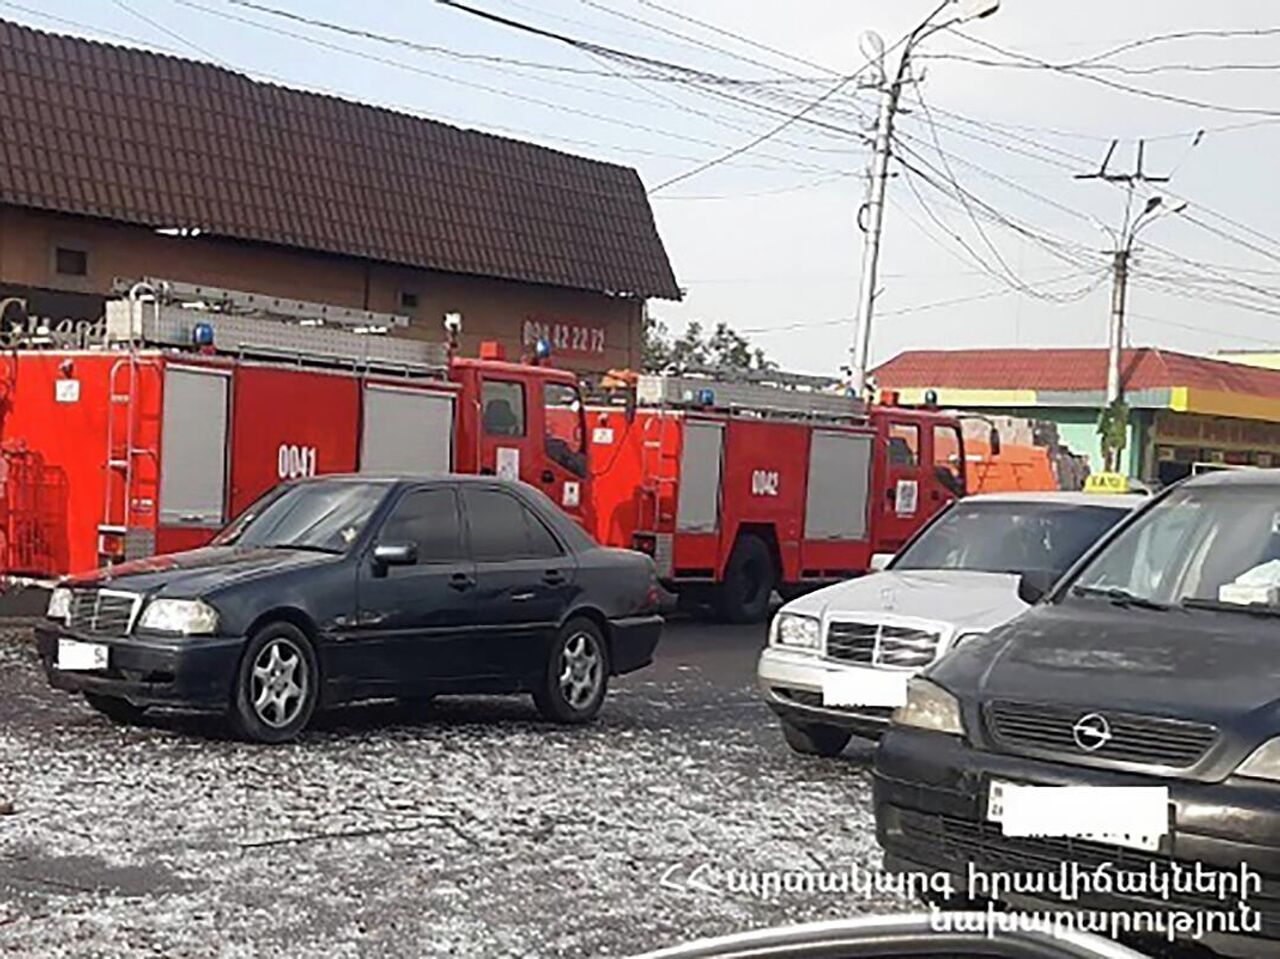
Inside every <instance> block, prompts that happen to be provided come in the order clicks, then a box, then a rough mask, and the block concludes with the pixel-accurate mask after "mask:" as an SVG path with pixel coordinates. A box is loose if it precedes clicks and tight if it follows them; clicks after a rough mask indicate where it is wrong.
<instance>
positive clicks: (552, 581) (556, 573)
mask: <svg viewBox="0 0 1280 959" xmlns="http://www.w3.org/2000/svg"><path fill="white" fill-rule="evenodd" d="M542 581H543V582H544V583H548V584H549V585H551V586H559V585H560V584H561V583H563V582H564V573H562V572H560V570H558V569H549V570H547V571H546V572H545V573H544V574H543V575H542Z"/></svg>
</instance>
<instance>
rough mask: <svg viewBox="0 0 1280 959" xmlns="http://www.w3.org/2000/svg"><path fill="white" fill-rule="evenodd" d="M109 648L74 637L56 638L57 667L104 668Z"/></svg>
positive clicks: (71, 668) (81, 669)
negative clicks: (83, 641)
mask: <svg viewBox="0 0 1280 959" xmlns="http://www.w3.org/2000/svg"><path fill="white" fill-rule="evenodd" d="M108 658H109V648H108V647H106V646H104V645H102V644H101V643H82V642H80V641H79V640H76V639H60V640H58V668H59V669H63V670H68V671H72V670H74V671H85V670H92V669H106V668H107V660H108Z"/></svg>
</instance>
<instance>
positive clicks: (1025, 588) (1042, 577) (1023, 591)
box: [1018, 569, 1058, 605]
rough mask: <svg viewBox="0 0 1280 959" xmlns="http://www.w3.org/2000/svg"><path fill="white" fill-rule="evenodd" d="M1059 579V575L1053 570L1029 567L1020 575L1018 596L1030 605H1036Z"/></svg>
mask: <svg viewBox="0 0 1280 959" xmlns="http://www.w3.org/2000/svg"><path fill="white" fill-rule="evenodd" d="M1057 581H1058V576H1057V574H1056V573H1054V572H1053V571H1052V570H1047V569H1029V570H1027V571H1026V572H1024V573H1023V574H1022V575H1021V576H1019V577H1018V598H1019V599H1020V600H1022V601H1023V602H1024V603H1027V604H1028V605H1035V604H1036V603H1038V602H1040V600H1041V599H1043V598H1044V595H1045V594H1046V593H1048V592H1049V590H1051V589H1053V584H1054V583H1056V582H1057Z"/></svg>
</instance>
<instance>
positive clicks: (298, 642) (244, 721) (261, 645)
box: [231, 622, 320, 743]
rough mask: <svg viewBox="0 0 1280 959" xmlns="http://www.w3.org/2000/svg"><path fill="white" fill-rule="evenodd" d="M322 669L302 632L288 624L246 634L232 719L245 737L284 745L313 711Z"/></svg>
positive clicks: (309, 717)
mask: <svg viewBox="0 0 1280 959" xmlns="http://www.w3.org/2000/svg"><path fill="white" fill-rule="evenodd" d="M319 691H320V670H319V667H318V664H317V662H316V654H315V650H314V649H313V648H312V646H311V640H310V639H308V638H307V635H306V633H304V632H303V631H302V630H300V629H299V628H298V627H297V626H294V625H293V624H292V623H285V622H277V623H268V624H267V625H265V626H263V627H262V628H261V629H259V630H258V631H257V632H256V633H254V634H253V636H252V637H250V639H249V642H248V644H247V645H246V646H245V649H244V656H243V657H242V658H241V660H240V669H239V670H238V671H237V673H236V687H235V689H234V690H233V691H232V696H231V720H232V723H233V724H234V725H235V727H236V730H237V731H238V732H239V733H240V734H241V735H242V736H244V737H245V738H246V739H251V740H254V741H255V742H260V743H283V742H287V741H288V740H290V739H293V738H294V737H296V736H297V735H298V733H300V732H302V729H303V727H304V726H306V725H307V723H308V722H309V721H310V719H311V714H312V713H313V712H315V708H316V699H317V696H318V693H319Z"/></svg>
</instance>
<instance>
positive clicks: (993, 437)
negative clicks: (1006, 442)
mask: <svg viewBox="0 0 1280 959" xmlns="http://www.w3.org/2000/svg"><path fill="white" fill-rule="evenodd" d="M987 446H988V447H990V449H991V455H992V456H999V455H1000V431H999V430H998V429H996V428H995V427H994V426H993V427H991V432H990V433H988V434H987Z"/></svg>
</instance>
